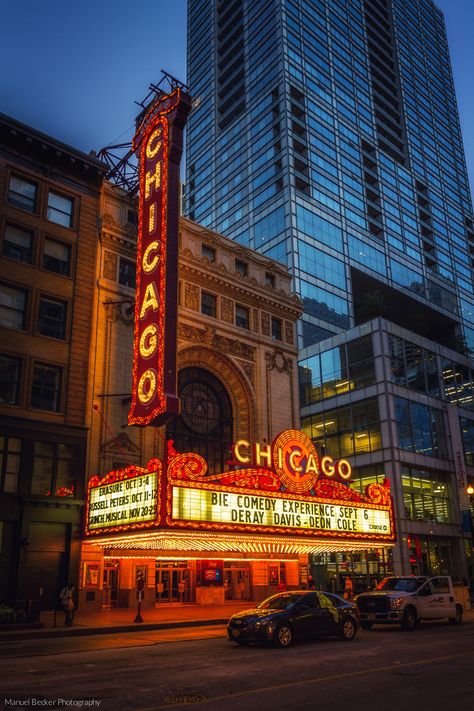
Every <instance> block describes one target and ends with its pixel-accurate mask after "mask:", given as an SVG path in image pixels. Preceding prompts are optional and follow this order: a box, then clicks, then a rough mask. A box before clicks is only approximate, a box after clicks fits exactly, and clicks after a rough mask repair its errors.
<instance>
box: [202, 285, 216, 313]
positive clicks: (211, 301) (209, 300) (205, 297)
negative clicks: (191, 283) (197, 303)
mask: <svg viewBox="0 0 474 711" xmlns="http://www.w3.org/2000/svg"><path fill="white" fill-rule="evenodd" d="M201 313H202V314H204V315H205V316H212V317H213V318H216V316H217V297H216V296H215V295H214V294H208V293H207V292H205V291H202V292H201Z"/></svg>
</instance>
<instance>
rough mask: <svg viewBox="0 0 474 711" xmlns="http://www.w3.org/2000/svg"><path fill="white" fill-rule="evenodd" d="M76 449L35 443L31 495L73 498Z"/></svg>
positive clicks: (68, 446) (49, 443)
mask: <svg viewBox="0 0 474 711" xmlns="http://www.w3.org/2000/svg"><path fill="white" fill-rule="evenodd" d="M76 461H77V447H73V446H70V445H67V444H57V443H54V442H35V445H34V453H33V473H32V478H31V493H32V494H35V495H37V496H69V497H71V496H74V492H75V489H76V466H75V462H76Z"/></svg>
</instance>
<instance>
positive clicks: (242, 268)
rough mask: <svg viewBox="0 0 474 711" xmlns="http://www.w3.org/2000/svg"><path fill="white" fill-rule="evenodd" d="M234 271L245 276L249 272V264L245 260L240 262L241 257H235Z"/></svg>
mask: <svg viewBox="0 0 474 711" xmlns="http://www.w3.org/2000/svg"><path fill="white" fill-rule="evenodd" d="M235 271H236V272H238V273H239V274H241V275H242V276H244V277H246V276H248V273H249V265H248V264H247V262H242V260H241V259H236V260H235Z"/></svg>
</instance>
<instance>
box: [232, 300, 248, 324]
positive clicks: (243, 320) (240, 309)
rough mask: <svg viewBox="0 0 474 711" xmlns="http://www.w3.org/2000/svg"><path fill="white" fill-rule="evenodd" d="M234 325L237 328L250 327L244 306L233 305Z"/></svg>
mask: <svg viewBox="0 0 474 711" xmlns="http://www.w3.org/2000/svg"><path fill="white" fill-rule="evenodd" d="M235 325H236V326H238V327H239V328H246V329H249V328H250V314H249V310H248V308H247V307H246V306H239V305H238V304H237V306H236V307H235Z"/></svg>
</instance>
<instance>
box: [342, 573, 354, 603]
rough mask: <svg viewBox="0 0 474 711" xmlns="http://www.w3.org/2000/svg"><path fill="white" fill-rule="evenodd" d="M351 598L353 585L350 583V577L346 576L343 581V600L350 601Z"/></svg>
mask: <svg viewBox="0 0 474 711" xmlns="http://www.w3.org/2000/svg"><path fill="white" fill-rule="evenodd" d="M353 597H354V584H353V582H352V579H351V577H350V575H347V576H346V579H345V581H344V599H345V600H352V598H353Z"/></svg>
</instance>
